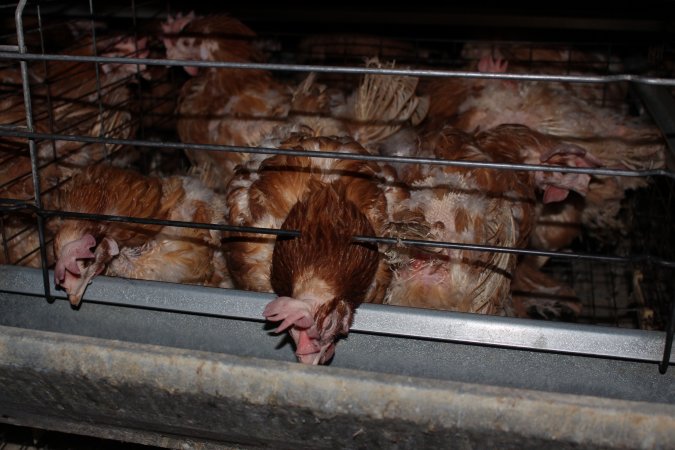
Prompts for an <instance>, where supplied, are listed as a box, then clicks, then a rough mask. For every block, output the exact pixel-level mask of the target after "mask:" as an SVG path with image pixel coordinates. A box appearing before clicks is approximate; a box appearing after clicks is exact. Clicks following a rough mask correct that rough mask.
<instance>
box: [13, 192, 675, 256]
mask: <svg viewBox="0 0 675 450" xmlns="http://www.w3.org/2000/svg"><path fill="white" fill-rule="evenodd" d="M3 202H6V203H9V204H10V206H2V203H3ZM21 210H27V211H32V212H35V213H36V214H38V215H40V216H42V217H67V218H73V219H81V220H100V221H105V222H125V223H142V224H149V225H162V226H176V227H182V228H200V229H209V230H222V231H230V232H235V233H252V234H268V235H274V236H288V237H297V236H300V232H299V231H296V230H281V229H275V228H259V227H243V226H236V225H224V224H214V223H200V222H186V221H177V220H166V219H153V218H145V217H143V218H141V217H130V216H114V215H107V214H91V213H80V212H74V211H61V210H40V209H38V208H37V207H36V206H35V205H33V204H31V203H28V202H25V201H20V200H14V199H3V198H0V212H14V211H21ZM352 240H353V241H354V242H368V243H377V244H388V245H401V246H408V247H432V248H449V249H456V250H472V251H478V252H490V253H511V254H517V255H534V256H546V257H553V258H567V259H577V260H590V261H603V262H610V263H622V264H629V263H632V264H636V263H650V264H656V265H659V266H662V267H668V268H675V261H669V260H665V259H661V258H656V257H654V256H651V255H631V256H608V255H600V254H592V253H574V252H564V251H548V250H536V249H528V248H515V247H497V246H493V245H481V244H465V243H459V242H443V241H429V240H421V239H402V238H395V237H379V236H353V237H352Z"/></svg>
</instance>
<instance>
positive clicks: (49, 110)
mask: <svg viewBox="0 0 675 450" xmlns="http://www.w3.org/2000/svg"><path fill="white" fill-rule="evenodd" d="M37 16H38V33H39V34H40V51H42V54H43V55H44V54H45V40H44V34H43V33H42V13H41V12H40V4H39V3H38V5H37ZM42 67H44V70H45V86H46V87H47V115H48V117H49V132H50V133H54V110H53V105H52V85H51V83H50V80H49V64H47V61H42ZM51 143H52V157H53V158H54V160H56V158H57V157H58V155H57V154H56V140H55V139H52V140H51Z"/></svg>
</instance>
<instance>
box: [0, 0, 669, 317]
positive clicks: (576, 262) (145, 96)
mask: <svg viewBox="0 0 675 450" xmlns="http://www.w3.org/2000/svg"><path fill="white" fill-rule="evenodd" d="M15 6H16V5H8V6H5V7H3V8H2V10H0V12H1V13H2V15H3V24H4V26H3V29H4V30H8V31H7V32H4V33H3V34H2V35H1V36H0V45H3V47H2V49H3V50H6V51H7V50H10V51H11V50H12V49H13V48H14V47H15V46H16V45H17V42H16V34H15V33H14V31H13V30H14V28H15V26H16V25H17V24H16V23H15V20H14V17H13V16H12V14H13V13H14V9H15ZM177 6H183V5H175V4H172V5H169V4H163V3H158V2H134V1H132V2H130V4H116V5H114V6H111V5H107V4H103V3H102V2H95V1H91V2H89V3H88V4H86V3H83V2H73V3H68V2H49V1H41V2H30V3H29V4H28V6H27V7H26V10H25V12H24V14H23V33H24V36H25V40H26V47H27V52H28V53H32V54H38V55H42V54H60V55H71V56H76V55H84V56H115V57H140V58H144V57H145V58H155V59H163V58H165V55H164V49H163V46H162V41H161V33H162V31H161V23H162V21H163V20H165V18H166V16H167V13H175V12H177V11H179V9H177V8H176V7H177ZM183 12H186V11H183ZM240 19H242V20H243V21H245V22H246V21H247V20H248V21H249V24H250V25H251V26H252V27H253V26H254V25H256V24H258V25H259V26H260V28H256V32H257V33H258V35H259V38H258V39H257V40H258V41H259V47H260V48H261V49H263V51H264V52H266V56H267V60H268V61H269V62H270V63H274V64H308V65H324V66H357V67H358V66H362V64H363V61H364V59H365V58H367V57H373V56H378V57H379V58H381V59H382V60H395V61H396V63H397V67H400V68H405V67H411V68H419V69H439V70H462V68H464V67H466V66H467V65H468V64H471V63H474V64H475V63H476V61H478V59H479V58H480V56H481V55H482V54H484V53H485V52H486V51H487V52H490V54H492V55H493V56H495V57H503V58H505V59H507V60H508V61H509V64H510V67H511V69H512V72H513V73H517V74H552V75H593V76H595V75H617V74H628V73H631V74H644V75H646V76H653V77H672V76H673V68H672V64H673V58H672V56H673V55H672V48H670V47H668V46H667V45H665V44H664V43H663V42H654V41H650V42H644V43H641V42H638V43H635V42H634V41H632V40H629V39H626V38H623V39H618V40H617V41H616V42H609V41H608V42H604V43H598V42H593V43H588V42H584V41H574V42H564V41H560V40H547V41H536V42H535V41H529V42H528V41H526V40H517V39H512V38H511V37H510V36H509V37H508V38H507V39H502V40H499V39H490V40H483V39H478V38H477V37H476V36H470V37H469V38H468V39H461V38H460V37H457V36H451V37H440V35H437V36H433V35H431V33H428V34H426V35H424V34H423V35H419V36H415V35H412V34H411V33H406V34H403V33H402V32H401V31H400V30H398V31H399V33H398V34H397V35H391V34H383V35H381V36H382V37H374V36H373V35H371V34H365V33H363V34H353V33H352V34H348V33H344V34H340V33H339V32H338V31H339V30H331V29H330V27H327V29H326V30H327V31H335V33H328V32H326V33H322V34H315V35H313V36H307V35H305V34H304V33H302V34H301V33H299V32H297V29H296V30H289V29H280V28H279V26H278V24H271V23H270V22H269V21H265V20H262V21H260V22H259V23H256V21H255V16H253V15H251V16H247V15H246V14H244V15H243V16H242V17H240ZM266 26H267V27H268V29H269V30H266V29H265V27H266ZM19 60H20V58H19V56H18V55H17V57H16V58H3V59H2V69H1V70H2V80H1V81H2V84H1V86H0V105H2V107H1V108H0V109H1V110H4V111H13V112H14V114H13V115H11V116H8V115H7V114H4V115H3V118H2V123H0V134H1V135H2V137H1V140H0V146H1V147H0V152H1V154H0V161H1V162H0V167H2V169H0V175H1V176H2V178H1V179H0V197H1V198H2V209H3V213H2V216H1V217H0V231H1V238H2V252H1V253H0V263H4V264H18V265H27V266H31V267H41V263H40V247H39V239H38V238H39V233H38V231H39V227H38V224H37V222H36V215H35V208H34V201H33V195H34V192H33V177H32V170H31V158H30V154H29V152H28V145H27V136H28V135H27V134H26V133H25V132H26V130H27V123H26V111H25V109H24V107H23V102H24V98H23V94H22V93H23V85H22V79H21V71H20V68H19ZM28 68H29V71H30V79H29V82H30V94H31V99H32V116H33V120H34V124H35V125H34V131H35V132H36V133H38V134H39V136H40V137H38V138H37V139H35V142H36V152H37V156H38V158H37V162H38V168H39V176H38V177H37V179H39V180H40V184H41V186H40V198H41V200H42V202H43V205H44V209H47V210H49V209H52V208H51V207H52V206H54V205H57V204H58V195H59V191H60V190H61V189H62V188H63V187H64V186H66V185H67V184H68V183H69V180H70V178H71V176H72V173H73V170H74V169H75V168H76V167H78V166H82V165H87V164H95V163H98V162H100V161H107V162H110V163H112V164H113V165H118V166H123V167H132V168H135V169H137V170H140V171H141V172H143V173H146V174H154V175H160V176H161V175H172V174H185V173H188V171H189V166H190V164H189V161H188V160H187V158H186V157H185V155H184V153H183V152H182V151H181V147H182V145H181V144H179V140H178V137H177V134H176V116H175V113H174V112H175V110H176V99H177V92H179V91H180V86H181V85H182V83H183V82H185V80H186V79H187V75H186V74H185V72H184V71H183V70H182V68H181V67H177V66H173V67H166V66H162V65H155V64H148V65H145V64H139V65H136V64H118V65H115V64H111V63H109V62H87V61H73V60H72V59H71V60H69V59H68V57H66V58H65V59H64V60H63V61H58V62H56V61H49V60H30V61H28ZM306 73H307V72H303V71H297V70H296V71H279V72H275V74H278V75H279V77H282V78H285V79H298V80H299V79H301V77H302V76H305V75H306ZM319 79H320V80H321V81H322V82H325V83H328V84H330V83H337V84H343V85H349V84H351V85H355V84H357V83H358V82H359V79H360V76H359V74H358V73H357V74H345V73H339V72H334V71H325V72H321V73H320V74H319ZM552 82H554V81H552ZM569 86H570V89H572V90H573V91H574V93H575V94H576V95H578V96H580V97H582V98H584V100H585V101H587V102H589V103H593V104H596V105H599V106H603V107H611V108H616V109H618V110H620V111H622V112H624V113H627V114H632V115H644V114H645V112H644V111H643V109H642V108H641V105H640V104H639V102H637V101H636V100H635V97H633V96H631V95H629V84H628V83H627V82H625V81H619V82H612V83H593V84H570V85H569ZM17 133H18V134H17ZM21 133H23V134H21ZM50 135H58V136H61V137H63V136H64V135H65V136H85V137H91V138H96V139H97V141H95V142H83V141H82V139H77V138H75V140H66V139H59V138H58V137H54V136H50ZM115 139H117V140H122V141H124V140H130V141H132V143H133V145H124V144H120V143H119V142H118V141H115V142H113V141H114V140H115ZM164 144H167V145H164ZM169 144H172V145H169ZM673 192H674V186H673V180H672V179H669V178H667V177H663V176H655V177H653V178H652V179H651V180H650V183H649V185H648V186H647V187H642V188H640V189H636V190H633V191H629V192H628V194H627V197H626V199H624V200H623V202H622V203H621V211H620V214H619V216H618V217H619V218H620V220H621V221H622V222H623V226H622V227H621V232H618V233H616V234H615V235H612V236H611V237H610V238H607V237H605V239H598V238H597V236H593V235H589V234H588V233H583V234H582V235H581V237H580V238H578V239H577V240H575V242H574V243H573V244H572V246H571V247H570V248H569V249H566V250H565V252H566V253H567V255H575V254H596V255H601V256H602V255H606V256H609V257H618V259H619V260H617V261H611V260H607V261H603V260H595V259H583V258H570V257H562V256H555V255H554V256H553V257H551V258H550V260H549V261H548V262H547V264H546V265H545V266H544V270H545V272H546V273H548V274H550V275H551V276H553V277H555V278H556V279H559V280H560V281H562V282H563V283H566V284H567V285H569V286H570V287H571V288H572V289H573V290H574V291H575V292H576V294H577V295H578V297H579V298H580V299H581V300H582V302H583V310H582V313H581V315H580V316H579V317H572V316H570V317H564V316H563V317H559V318H558V319H562V320H577V321H579V322H583V323H590V324H595V325H608V326H618V327H628V328H642V329H657V330H663V329H665V327H666V325H667V323H668V320H669V317H670V304H671V302H672V298H673V294H674V293H675V284H674V283H675V281H674V280H675V278H674V277H673V269H672V261H674V260H675V255H673V248H674V247H673V242H672V239H673V235H675V233H674V231H675V230H674V228H673V226H674V225H673V224H674V223H675V221H674V220H673V219H674V217H673V206H675V205H673V202H674V199H673ZM30 205H33V206H32V207H31V206H30ZM52 239H53V231H50V230H49V229H48V227H47V228H46V229H45V236H44V244H45V247H46V249H45V250H46V253H47V257H48V261H47V265H48V266H49V267H52V266H53V264H54V261H53V251H52ZM635 255H650V258H648V259H646V260H642V261H635V260H632V259H631V256H635ZM622 258H623V259H622ZM659 259H660V260H664V261H669V262H670V266H671V267H666V266H664V265H662V264H659V263H658V260H659ZM533 314H534V315H535V316H538V317H540V318H542V317H543V318H546V314H537V312H536V311H533Z"/></svg>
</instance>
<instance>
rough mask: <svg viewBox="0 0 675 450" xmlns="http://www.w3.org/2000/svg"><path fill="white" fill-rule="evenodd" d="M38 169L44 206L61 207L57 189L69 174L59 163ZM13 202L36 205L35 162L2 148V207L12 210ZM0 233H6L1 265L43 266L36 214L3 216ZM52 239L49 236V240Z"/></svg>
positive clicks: (51, 256)
mask: <svg viewBox="0 0 675 450" xmlns="http://www.w3.org/2000/svg"><path fill="white" fill-rule="evenodd" d="M38 170H39V175H40V188H41V193H42V205H43V207H45V208H47V209H55V208H58V205H59V202H58V194H59V192H58V190H57V189H56V188H57V186H58V184H59V181H60V179H62V178H63V176H65V175H66V174H67V172H68V171H67V170H66V169H64V168H63V167H61V166H59V165H58V164H55V163H50V164H47V165H45V166H43V167H40V168H39V169H38ZM3 200H6V202H4V201H3ZM12 200H18V201H22V202H26V203H28V204H34V201H35V191H34V190H33V178H32V175H31V162H30V158H29V157H28V156H27V155H25V154H21V153H19V152H17V151H16V150H15V149H0V204H4V203H7V204H8V206H10V207H11V206H12V205H13V204H14V203H15V202H13V201H12ZM45 231H46V232H47V231H48V230H45ZM0 232H1V233H2V236H0V237H1V242H2V247H1V248H0V264H20V265H24V266H30V267H41V260H40V252H39V243H40V242H39V237H38V230H37V223H36V218H35V216H34V215H32V214H30V213H29V212H27V211H13V212H12V213H11V214H8V215H3V216H1V217H0ZM49 237H50V236H49V235H47V238H49ZM47 258H48V261H47V265H48V266H49V265H50V264H52V262H53V254H51V253H50V251H49V249H48V250H47Z"/></svg>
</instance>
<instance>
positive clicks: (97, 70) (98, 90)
mask: <svg viewBox="0 0 675 450" xmlns="http://www.w3.org/2000/svg"><path fill="white" fill-rule="evenodd" d="M89 14H90V15H91V46H92V53H93V54H94V56H98V50H97V48H96V25H95V23H94V3H93V0H89ZM94 72H95V76H96V99H97V100H98V120H99V122H100V124H101V126H100V127H99V131H98V137H103V127H104V125H103V96H102V95H101V68H100V67H99V65H98V64H94ZM103 151H104V153H105V156H106V159H107V158H108V147H107V146H105V145H104V146H103Z"/></svg>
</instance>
